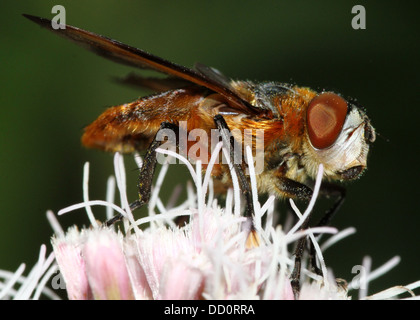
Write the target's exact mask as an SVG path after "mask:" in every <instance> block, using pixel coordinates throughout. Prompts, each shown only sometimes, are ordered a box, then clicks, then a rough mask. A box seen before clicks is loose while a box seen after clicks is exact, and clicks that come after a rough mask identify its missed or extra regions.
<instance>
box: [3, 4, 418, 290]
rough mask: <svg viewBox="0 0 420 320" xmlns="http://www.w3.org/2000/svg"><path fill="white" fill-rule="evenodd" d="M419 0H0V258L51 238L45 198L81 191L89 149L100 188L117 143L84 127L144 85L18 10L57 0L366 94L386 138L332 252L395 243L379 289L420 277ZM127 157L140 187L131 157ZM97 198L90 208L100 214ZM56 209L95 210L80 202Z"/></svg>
mask: <svg viewBox="0 0 420 320" xmlns="http://www.w3.org/2000/svg"><path fill="white" fill-rule="evenodd" d="M412 3H413V5H409V4H408V3H407V2H397V1H377V2H375V3H373V2H372V1H358V2H356V1H316V2H315V1H211V2H204V1H200V2H199V1H195V2H193V1H104V0H101V1H99V0H96V1H75V0H72V1H60V2H59V3H57V2H55V1H29V0H28V1H26V0H25V1H18V2H17V1H2V2H1V4H0V9H1V12H2V19H1V22H0V24H1V26H0V37H1V39H0V40H1V42H0V43H1V46H2V50H0V61H1V96H0V132H1V134H0V144H1V145H0V149H1V152H0V163H1V179H0V197H1V201H0V215H1V223H0V268H1V269H7V270H15V269H16V268H17V267H18V266H19V264H20V263H21V262H26V263H27V264H28V265H29V266H32V264H33V263H34V262H35V261H36V259H37V256H38V252H39V247H40V245H41V244H42V243H45V244H47V245H48V249H49V250H50V249H51V248H50V245H49V238H50V235H51V234H52V230H51V228H50V227H49V224H48V222H47V220H46V217H45V212H46V210H47V209H51V210H53V211H54V212H57V211H58V210H59V209H61V208H63V207H65V206H68V205H71V204H74V203H78V202H80V201H81V200H82V170H83V164H84V162H85V161H89V162H90V163H91V175H90V177H91V183H90V197H91V199H104V197H105V192H106V181H107V178H108V176H109V175H111V174H112V173H113V165H112V162H113V160H112V155H110V154H105V153H102V152H99V151H95V150H85V149H83V148H82V147H81V144H80V136H81V133H82V129H83V127H84V126H85V125H87V124H88V123H90V122H91V121H92V120H94V119H95V118H96V117H97V116H98V115H99V114H100V113H101V112H102V111H103V110H105V108H106V107H108V106H112V105H116V104H121V103H125V102H129V101H132V100H134V99H136V98H137V97H139V96H141V95H144V94H145V93H146V92H141V91H136V90H133V89H131V88H126V87H122V86H120V85H118V84H115V83H114V82H113V81H112V77H113V76H125V75H126V74H128V73H129V72H130V71H133V70H132V69H130V68H127V67H125V66H121V65H117V64H114V63H111V62H109V61H107V60H105V59H102V58H99V57H97V56H95V55H93V54H91V53H89V52H87V51H85V50H83V49H81V48H79V47H77V46H75V45H74V44H72V43H70V42H68V41H64V40H63V39H61V38H59V37H57V36H55V35H53V34H51V33H49V32H47V31H46V30H44V29H40V28H39V27H38V26H36V25H35V24H33V23H32V22H30V21H28V20H26V19H24V18H23V17H22V16H21V14H22V13H29V14H33V15H39V16H43V17H49V18H52V17H53V14H52V13H51V8H52V7H53V6H54V5H56V4H61V5H63V6H64V7H65V8H66V17H67V23H68V24H71V25H75V26H78V27H81V28H83V29H86V30H90V31H93V32H96V33H99V34H102V35H106V36H108V37H111V38H114V39H117V40H120V41H122V42H124V43H127V44H130V45H133V46H137V47H140V48H143V49H145V50H147V51H149V52H152V53H154V54H156V55H159V56H162V57H164V58H167V59H169V60H172V61H174V62H177V63H180V64H183V65H186V66H192V65H193V63H194V62H196V61H200V62H202V63H205V64H208V65H211V66H214V67H216V68H218V69H220V70H222V71H223V72H224V73H225V74H227V75H229V76H231V77H233V78H237V79H251V80H260V81H262V80H277V81H282V82H293V83H297V84H300V85H303V86H310V87H312V88H314V89H322V88H327V89H329V90H334V91H337V92H340V93H342V94H343V95H344V96H351V97H355V98H357V99H358V101H359V102H360V103H361V104H362V105H364V106H365V108H366V109H367V111H368V115H369V116H370V118H371V119H372V121H373V124H374V126H375V127H376V129H377V131H378V132H379V133H380V134H381V136H382V137H384V138H381V137H379V138H378V139H377V142H375V144H374V146H373V148H372V150H371V154H370V158H369V170H368V171H367V173H366V174H365V175H364V176H363V178H362V179H360V180H359V181H356V182H354V183H352V184H350V185H349V186H348V198H347V200H346V202H345V205H344V206H343V208H342V210H341V211H340V213H339V214H338V215H337V217H336V219H335V220H334V225H335V226H337V227H338V228H340V229H342V228H345V227H348V226H354V227H356V228H357V233H356V234H355V235H353V236H352V237H350V238H347V239H346V240H344V241H343V242H341V243H340V244H338V245H336V246H334V247H332V248H330V249H329V250H328V251H327V252H326V259H327V265H329V266H331V267H332V268H333V270H334V271H335V274H336V276H337V277H341V278H345V279H351V278H352V276H353V275H352V274H351V268H352V267H353V266H354V265H356V264H360V263H361V261H362V258H363V256H365V255H370V256H371V257H372V259H373V268H376V267H378V266H379V265H381V264H383V263H385V262H386V261H387V260H388V259H390V258H392V257H393V256H395V255H400V256H401V258H402V261H401V263H400V264H399V265H398V266H397V268H395V269H393V270H392V271H391V272H390V273H389V274H387V275H386V276H384V277H382V278H380V279H378V280H376V281H374V282H373V283H372V284H371V290H370V292H377V291H378V290H381V289H385V288H388V287H390V286H393V285H403V284H407V283H410V282H412V281H415V280H419V279H420V270H419V269H420V268H419V263H420V257H419V251H418V249H419V240H420V236H419V231H418V230H419V226H420V224H419V222H420V215H419V213H420V212H419V211H420V210H419V205H418V203H419V197H420V193H419V188H418V183H419V182H418V180H419V166H418V149H419V141H418V138H419V135H418V129H419V116H420V112H419V99H418V97H419V95H418V89H419V81H418V80H419V71H420V70H419V64H418V58H419V46H418V41H419V40H418V39H419V37H418V36H419V28H418V26H419V22H418V16H417V12H418V7H414V1H413V2H412ZM356 4H362V5H364V6H365V9H366V14H367V20H366V22H367V25H366V27H367V28H366V30H353V29H352V27H351V19H352V18H353V15H352V14H351V8H352V7H353V6H354V5H356ZM386 139H388V140H389V142H387V140H386ZM178 167H179V166H178ZM178 167H175V168H170V170H169V174H170V176H168V177H167V180H166V181H167V186H169V189H171V188H172V186H174V185H175V184H176V183H178V182H180V183H182V182H183V180H184V179H185V178H182V177H180V176H177V175H176V174H175V173H176V172H177V171H180V169H179V168H178ZM126 168H127V175H128V179H129V180H128V189H129V199H132V200H133V199H135V197H136V187H135V181H136V177H137V171H136V170H135V164H134V162H133V160H132V158H131V157H126ZM181 171H184V170H183V169H182V170H181ZM172 181H173V182H172ZM168 182H169V183H168ZM101 210H102V209H101V208H99V209H95V212H98V215H97V216H98V217H99V218H100V217H101V213H102V212H103V210H102V211H101ZM60 221H61V223H62V224H63V226H69V225H71V224H73V223H78V224H79V225H82V224H87V219H86V215H85V213H84V212H83V211H82V210H81V211H78V212H73V213H70V214H68V215H67V216H63V217H62V218H60Z"/></svg>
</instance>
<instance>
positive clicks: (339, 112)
mask: <svg viewBox="0 0 420 320" xmlns="http://www.w3.org/2000/svg"><path fill="white" fill-rule="evenodd" d="M346 115H347V101H346V100H344V99H343V98H341V97H340V96H339V95H337V94H335V93H331V92H326V93H321V94H320V95H319V96H317V97H315V98H313V99H312V101H311V102H310V103H309V106H308V110H307V113H306V121H307V126H308V134H309V139H310V140H311V143H312V145H313V146H314V147H315V148H317V149H325V148H328V147H329V146H331V145H332V144H333V143H334V142H335V140H337V138H338V135H339V134H340V132H341V129H342V128H343V125H344V121H345V119H346Z"/></svg>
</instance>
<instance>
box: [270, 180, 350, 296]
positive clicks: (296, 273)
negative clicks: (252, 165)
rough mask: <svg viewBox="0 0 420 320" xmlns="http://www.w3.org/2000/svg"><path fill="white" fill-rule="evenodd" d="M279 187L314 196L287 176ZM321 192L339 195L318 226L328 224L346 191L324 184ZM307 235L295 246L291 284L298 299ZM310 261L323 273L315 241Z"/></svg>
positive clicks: (293, 194) (293, 193)
mask: <svg viewBox="0 0 420 320" xmlns="http://www.w3.org/2000/svg"><path fill="white" fill-rule="evenodd" d="M277 187H278V188H279V189H280V190H281V192H282V193H283V194H285V195H287V196H289V197H294V198H300V199H303V200H309V199H310V198H311V196H312V190H311V189H310V188H309V187H307V186H306V185H303V184H300V183H299V182H296V181H293V180H289V179H286V178H280V179H279V184H278V185H277ZM320 194H321V195H324V196H327V197H330V196H335V197H337V200H336V202H335V203H334V205H333V206H332V207H331V208H330V209H329V210H328V211H327V212H326V213H325V215H324V216H323V217H322V218H321V220H320V221H319V222H318V224H317V225H316V226H326V225H328V224H329V223H330V222H331V220H332V218H333V217H334V215H335V214H336V213H337V211H338V210H339V209H340V207H341V205H342V204H343V202H344V199H345V194H346V191H345V189H344V188H343V187H341V186H338V185H335V184H328V183H327V184H323V185H322V186H321V189H320ZM310 217H311V216H310V215H309V216H308V218H306V220H305V221H304V222H303V224H302V226H301V230H304V229H307V228H308V227H309V222H310ZM306 241H307V240H306V237H303V238H301V239H299V241H298V243H297V245H296V248H295V265H294V268H293V271H292V275H291V285H292V289H293V294H294V296H295V298H296V299H297V298H298V297H299V292H300V274H301V269H302V257H303V253H304V250H305V246H306ZM309 254H310V261H311V265H312V268H313V269H314V272H315V273H316V274H318V275H322V272H321V270H320V269H319V267H318V266H317V264H316V252H315V247H314V245H313V243H312V242H311V243H310V249H309Z"/></svg>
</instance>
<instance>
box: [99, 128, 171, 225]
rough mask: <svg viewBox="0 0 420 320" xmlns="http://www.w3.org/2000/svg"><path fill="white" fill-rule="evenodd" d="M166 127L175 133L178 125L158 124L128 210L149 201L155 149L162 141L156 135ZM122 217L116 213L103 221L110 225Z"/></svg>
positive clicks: (154, 163) (139, 206) (154, 164)
mask: <svg viewBox="0 0 420 320" xmlns="http://www.w3.org/2000/svg"><path fill="white" fill-rule="evenodd" d="M166 129H169V130H172V131H173V132H174V133H175V134H177V132H178V126H176V125H174V124H172V123H169V122H162V124H161V125H160V129H159V131H158V132H157V133H156V135H155V137H154V138H153V141H152V143H151V144H150V146H149V148H148V149H147V151H146V154H145V156H144V159H143V165H142V167H141V169H140V174H139V179H138V183H137V187H138V191H139V198H138V199H137V200H136V201H134V202H133V203H130V210H132V211H133V210H136V209H138V208H141V207H142V206H143V205H144V204H146V203H148V202H149V199H150V194H151V190H152V182H153V176H154V173H155V169H156V162H157V156H156V149H157V148H158V147H159V146H160V145H161V144H162V143H163V142H164V141H161V140H160V139H158V137H160V133H161V131H162V130H166ZM122 218H124V216H123V215H122V214H118V215H116V216H114V217H113V218H111V219H109V220H108V221H107V222H106V223H105V225H106V226H111V225H112V224H114V223H115V222H118V221H120V220H122Z"/></svg>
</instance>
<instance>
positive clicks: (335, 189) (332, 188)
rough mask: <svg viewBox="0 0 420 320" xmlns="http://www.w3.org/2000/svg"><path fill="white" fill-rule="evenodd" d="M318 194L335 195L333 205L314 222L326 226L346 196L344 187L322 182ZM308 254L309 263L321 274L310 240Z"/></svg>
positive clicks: (318, 225)
mask: <svg viewBox="0 0 420 320" xmlns="http://www.w3.org/2000/svg"><path fill="white" fill-rule="evenodd" d="M320 194H322V195H324V196H326V197H328V198H329V197H336V201H335V203H334V205H333V206H332V207H331V208H330V209H328V211H327V212H326V213H325V214H324V216H323V217H322V218H321V220H319V222H318V223H317V224H316V227H322V226H328V225H329V224H330V222H331V220H332V219H333V217H334V216H335V214H336V213H337V212H338V210H339V209H340V208H341V205H342V204H343V202H344V200H345V198H346V189H345V188H344V187H342V186H339V185H337V184H332V183H323V185H322V186H321V189H320ZM309 254H310V261H311V265H312V268H313V270H314V272H315V273H316V274H318V275H322V272H321V270H320V269H319V267H318V266H317V263H316V252H315V247H314V245H313V243H312V242H311V245H310V249H309Z"/></svg>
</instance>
